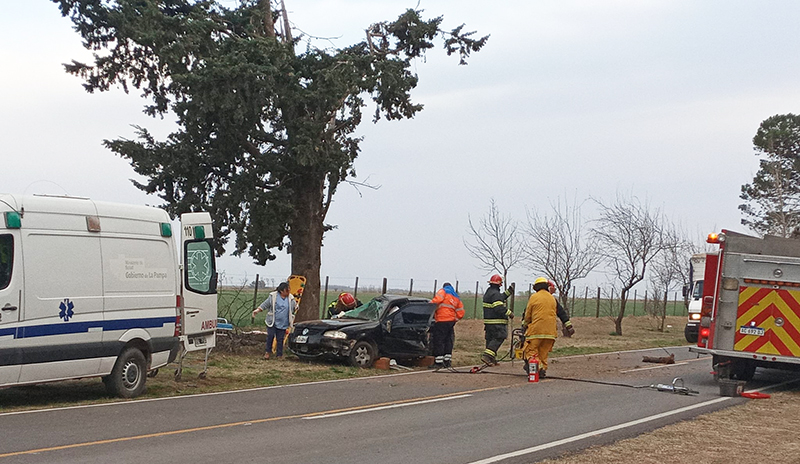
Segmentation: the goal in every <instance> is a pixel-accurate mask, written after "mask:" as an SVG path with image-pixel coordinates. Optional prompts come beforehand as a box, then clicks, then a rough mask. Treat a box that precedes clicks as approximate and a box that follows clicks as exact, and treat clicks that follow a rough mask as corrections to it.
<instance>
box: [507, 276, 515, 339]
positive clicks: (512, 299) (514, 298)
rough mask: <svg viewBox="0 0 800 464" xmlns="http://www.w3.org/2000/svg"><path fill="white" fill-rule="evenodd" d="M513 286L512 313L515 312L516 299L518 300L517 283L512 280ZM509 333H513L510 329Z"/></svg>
mask: <svg viewBox="0 0 800 464" xmlns="http://www.w3.org/2000/svg"><path fill="white" fill-rule="evenodd" d="M511 286H512V287H514V292H512V293H511V307H510V309H511V314H514V301H515V300H516V297H517V292H516V290H517V284H516V283H515V282H511ZM508 333H509V335H511V331H510V330H509V331H508Z"/></svg>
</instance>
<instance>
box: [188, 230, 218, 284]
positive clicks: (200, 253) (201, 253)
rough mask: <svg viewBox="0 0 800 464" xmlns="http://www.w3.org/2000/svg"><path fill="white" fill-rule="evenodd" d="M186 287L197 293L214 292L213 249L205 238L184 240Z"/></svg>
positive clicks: (215, 275) (214, 269)
mask: <svg viewBox="0 0 800 464" xmlns="http://www.w3.org/2000/svg"><path fill="white" fill-rule="evenodd" d="M185 256H186V274H185V279H186V288H188V289H189V290H192V291H194V292H197V293H205V294H209V293H216V289H217V285H216V281H215V280H216V278H217V272H216V268H215V266H214V250H213V249H212V248H211V243H209V242H208V241H206V240H199V241H194V242H186V254H185Z"/></svg>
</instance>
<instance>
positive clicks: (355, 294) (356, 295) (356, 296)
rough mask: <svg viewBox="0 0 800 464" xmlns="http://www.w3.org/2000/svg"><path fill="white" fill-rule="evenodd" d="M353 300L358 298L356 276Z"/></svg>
mask: <svg viewBox="0 0 800 464" xmlns="http://www.w3.org/2000/svg"><path fill="white" fill-rule="evenodd" d="M353 298H358V276H356V285H355V287H353Z"/></svg>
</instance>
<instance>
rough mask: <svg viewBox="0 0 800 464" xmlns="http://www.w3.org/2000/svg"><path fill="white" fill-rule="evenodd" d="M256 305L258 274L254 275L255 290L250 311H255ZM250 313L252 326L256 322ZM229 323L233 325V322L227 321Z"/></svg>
mask: <svg viewBox="0 0 800 464" xmlns="http://www.w3.org/2000/svg"><path fill="white" fill-rule="evenodd" d="M256 304H258V274H256V285H255V289H253V310H252V311H255V310H256ZM252 311H251V312H250V313H251V314H250V323H251V324H254V323H255V322H256V318H255V316H253V315H252ZM229 322H231V323H233V321H229Z"/></svg>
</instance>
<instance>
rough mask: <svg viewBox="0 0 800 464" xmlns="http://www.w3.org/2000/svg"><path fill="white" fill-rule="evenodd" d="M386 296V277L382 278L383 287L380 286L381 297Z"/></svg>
mask: <svg viewBox="0 0 800 464" xmlns="http://www.w3.org/2000/svg"><path fill="white" fill-rule="evenodd" d="M385 294H386V277H384V278H383V285H382V286H381V295H385Z"/></svg>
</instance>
